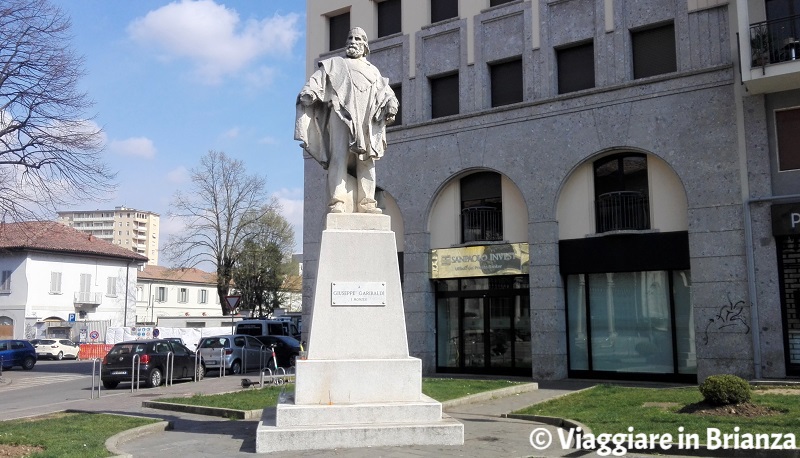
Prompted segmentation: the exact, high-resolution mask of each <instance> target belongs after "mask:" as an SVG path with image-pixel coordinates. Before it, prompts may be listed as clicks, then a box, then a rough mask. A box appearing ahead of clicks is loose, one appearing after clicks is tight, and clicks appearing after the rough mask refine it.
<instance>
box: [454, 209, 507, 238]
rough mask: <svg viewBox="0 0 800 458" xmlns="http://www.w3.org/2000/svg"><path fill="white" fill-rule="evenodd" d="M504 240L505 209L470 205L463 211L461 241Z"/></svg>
mask: <svg viewBox="0 0 800 458" xmlns="http://www.w3.org/2000/svg"><path fill="white" fill-rule="evenodd" d="M501 240H503V211H502V210H499V209H497V208H495V207H469V208H465V209H463V210H462V211H461V242H462V243H471V242H496V241H501Z"/></svg>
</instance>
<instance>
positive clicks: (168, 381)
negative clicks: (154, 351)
mask: <svg viewBox="0 0 800 458" xmlns="http://www.w3.org/2000/svg"><path fill="white" fill-rule="evenodd" d="M164 370H165V372H166V374H164V387H168V386H171V385H172V377H173V376H174V372H175V353H172V352H171V351H170V352H167V367H166V368H164Z"/></svg>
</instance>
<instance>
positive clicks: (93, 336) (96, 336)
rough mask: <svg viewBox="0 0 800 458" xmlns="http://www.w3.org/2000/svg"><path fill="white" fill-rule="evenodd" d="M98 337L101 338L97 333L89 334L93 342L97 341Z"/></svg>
mask: <svg viewBox="0 0 800 458" xmlns="http://www.w3.org/2000/svg"><path fill="white" fill-rule="evenodd" d="M98 337H100V333H99V332H97V331H92V332H90V333H89V338H90V339H92V340H97V338H98Z"/></svg>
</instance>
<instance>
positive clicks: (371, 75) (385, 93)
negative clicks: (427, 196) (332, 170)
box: [294, 56, 397, 169]
mask: <svg viewBox="0 0 800 458" xmlns="http://www.w3.org/2000/svg"><path fill="white" fill-rule="evenodd" d="M348 61H352V62H348ZM356 61H358V62H356ZM355 65H358V67H353V68H351V66H355ZM318 67H319V68H318V69H317V71H315V72H314V74H313V75H311V78H309V80H308V82H307V83H306V85H305V86H304V87H303V90H302V91H300V95H303V94H304V93H305V94H313V95H314V100H318V101H319V102H316V103H313V104H311V105H310V106H308V107H306V106H303V105H302V104H301V103H300V100H299V96H298V102H297V118H296V121H295V129H294V138H295V140H299V141H300V142H301V145H300V146H301V147H302V148H303V149H304V150H305V151H306V152H308V154H310V155H311V157H313V158H314V159H316V160H317V162H319V163H320V164H322V166H323V167H324V168H326V169H327V168H328V162H329V161H330V155H331V151H330V142H329V138H330V137H329V134H328V129H329V125H330V124H329V121H330V119H331V115H334V116H336V117H337V118H339V119H340V120H342V122H344V124H345V125H346V126H347V128H348V129H349V130H350V152H351V153H354V154H356V155H357V156H358V158H359V159H361V160H364V159H367V158H368V157H372V158H374V159H380V158H381V157H382V156H383V153H384V151H386V122H385V120H384V117H385V115H386V113H387V112H388V111H389V108H390V107H394V109H395V110H396V108H397V99H396V98H395V95H394V91H392V88H390V87H389V80H388V79H387V78H383V77H382V76H381V74H380V72H379V71H378V69H377V68H375V67H374V66H373V65H372V64H370V63H369V62H367V61H366V60H365V59H345V58H343V57H338V56H337V57H331V58H329V59H325V60H323V61H321V62H319V64H318ZM355 71H358V72H359V73H361V75H363V77H361V76H357V77H356V78H354V77H353V75H352V73H353V72H355Z"/></svg>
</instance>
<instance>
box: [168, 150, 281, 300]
mask: <svg viewBox="0 0 800 458" xmlns="http://www.w3.org/2000/svg"><path fill="white" fill-rule="evenodd" d="M191 180H192V185H191V189H190V190H189V191H187V192H181V191H178V192H176V193H175V196H174V198H173V201H172V210H171V213H170V216H171V217H175V218H178V219H180V220H181V221H182V222H183V225H184V229H183V231H182V232H181V233H179V234H176V235H172V236H170V238H169V240H168V241H167V243H166V246H165V247H164V253H165V255H166V256H167V258H169V259H170V260H172V261H173V262H175V263H176V264H179V265H181V266H183V267H196V266H198V265H199V264H201V263H203V262H210V263H212V264H213V265H214V266H215V267H216V271H217V295H218V296H219V300H220V304H221V307H222V313H223V315H227V314H228V309H227V307H226V306H227V304H226V303H225V296H226V295H227V294H228V292H229V291H230V288H231V280H232V278H233V277H232V273H233V266H234V264H236V261H237V259H238V257H239V255H240V253H241V252H242V249H243V246H244V242H245V241H246V240H248V239H251V238H252V237H253V236H254V234H257V233H258V232H259V230H260V229H259V221H260V220H261V218H262V216H263V215H265V214H267V213H269V212H276V213H277V212H278V210H279V208H280V205H279V204H278V203H277V201H276V200H275V199H268V198H267V196H266V195H265V192H264V186H265V181H264V179H263V178H262V177H259V176H257V175H250V174H248V173H247V169H246V168H245V166H244V163H242V161H239V160H236V159H233V158H231V157H229V156H227V155H226V154H225V153H223V152H218V151H209V152H208V153H207V154H206V155H205V156H203V157H202V158H201V159H200V165H199V166H198V167H197V168H195V169H192V177H191Z"/></svg>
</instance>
